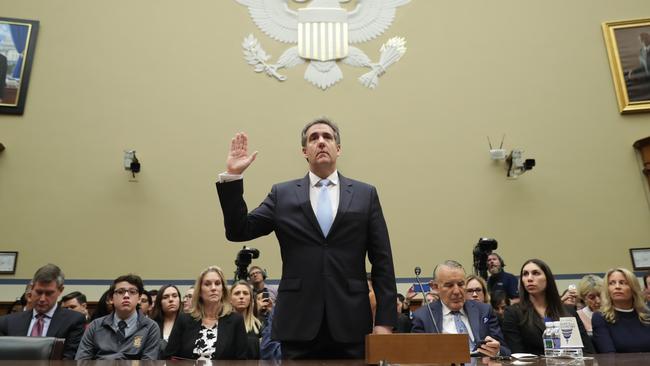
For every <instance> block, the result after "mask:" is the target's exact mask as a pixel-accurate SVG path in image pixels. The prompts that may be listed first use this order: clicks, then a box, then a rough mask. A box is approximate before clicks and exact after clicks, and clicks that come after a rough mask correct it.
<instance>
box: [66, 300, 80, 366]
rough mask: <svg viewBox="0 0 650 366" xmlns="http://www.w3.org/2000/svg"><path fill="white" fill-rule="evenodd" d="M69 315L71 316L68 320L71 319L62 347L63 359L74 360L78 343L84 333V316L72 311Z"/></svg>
mask: <svg viewBox="0 0 650 366" xmlns="http://www.w3.org/2000/svg"><path fill="white" fill-rule="evenodd" d="M69 316H70V318H71V319H69V321H71V322H72V324H71V325H70V328H69V330H68V333H67V334H66V336H65V345H64V347H63V359H64V360H74V357H75V355H76V354H77V348H79V343H80V342H81V337H82V336H83V335H84V324H85V318H84V316H83V315H82V314H80V313H76V312H72V311H71V312H70V314H69Z"/></svg>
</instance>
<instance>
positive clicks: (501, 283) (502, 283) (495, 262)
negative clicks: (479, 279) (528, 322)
mask: <svg viewBox="0 0 650 366" xmlns="http://www.w3.org/2000/svg"><path fill="white" fill-rule="evenodd" d="M487 260H488V272H489V273H490V277H489V278H488V281H487V285H488V286H487V287H488V291H489V292H490V294H492V293H493V292H496V291H503V292H505V293H506V296H508V299H510V302H511V303H513V304H516V303H517V302H518V301H519V288H518V287H517V277H515V276H514V275H513V274H512V273H508V272H506V271H504V270H503V268H504V267H505V266H506V263H505V262H504V261H503V258H501V256H500V255H498V254H497V253H496V252H492V253H491V254H490V255H488V259H487Z"/></svg>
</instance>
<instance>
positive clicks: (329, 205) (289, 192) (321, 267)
mask: <svg viewBox="0 0 650 366" xmlns="http://www.w3.org/2000/svg"><path fill="white" fill-rule="evenodd" d="M340 141H341V140H340V135H339V129H338V127H337V126H336V125H335V124H334V123H333V122H331V121H330V120H328V119H326V118H320V119H316V120H314V121H312V122H310V123H308V124H307V125H306V126H305V127H304V128H303V130H302V153H303V156H304V157H305V159H306V160H307V162H308V163H309V173H308V174H307V175H306V176H305V177H303V178H301V179H297V180H293V181H289V182H285V183H280V184H276V185H274V186H273V188H272V189H271V192H270V193H269V195H268V196H267V198H266V199H265V200H264V202H262V204H261V205H260V206H259V207H257V208H256V209H254V210H253V211H251V212H250V213H247V211H248V209H247V208H246V203H245V202H244V199H243V182H242V173H243V172H244V170H246V168H248V166H249V165H250V164H251V163H252V162H253V160H255V157H256V155H257V152H255V153H253V154H250V155H249V154H248V146H247V145H248V138H247V136H246V135H245V134H244V133H238V134H237V135H236V136H235V137H234V138H233V140H232V142H231V146H230V152H229V155H228V159H227V172H226V173H223V174H221V175H220V176H219V182H218V183H217V190H218V193H219V200H220V202H221V208H222V210H223V214H224V224H225V227H226V237H227V238H228V240H231V241H238V242H240V241H248V240H251V239H255V238H257V237H260V236H263V235H267V234H270V233H271V232H275V235H276V237H277V238H278V242H279V244H280V252H281V256H282V279H281V282H280V286H279V288H278V299H277V304H276V305H275V314H274V318H275V320H274V321H273V331H272V333H273V339H276V340H279V341H281V344H282V355H283V357H284V358H289V359H304V358H321V359H322V358H363V357H364V336H365V335H366V334H368V333H371V332H373V324H374V332H375V333H390V332H391V331H392V329H393V327H394V326H395V325H396V320H397V319H396V318H397V312H396V310H395V306H396V303H395V297H396V296H397V291H396V288H395V273H394V269H393V259H392V253H391V248H390V241H389V238H388V229H387V228H386V222H385V221H384V216H383V213H382V210H381V205H380V203H379V197H378V195H377V191H376V189H375V187H373V186H371V185H368V184H365V183H362V182H359V181H355V180H352V179H349V178H346V177H344V176H343V175H341V174H339V173H338V172H337V170H336V160H337V158H338V157H339V155H340V153H341V144H340ZM366 254H367V255H368V258H369V260H370V262H371V263H372V272H371V277H372V282H373V284H374V290H375V293H376V297H377V310H376V315H375V319H374V323H373V319H372V315H371V311H370V303H369V298H368V284H367V281H366V269H365V258H366Z"/></svg>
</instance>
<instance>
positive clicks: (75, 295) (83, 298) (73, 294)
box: [61, 291, 87, 305]
mask: <svg viewBox="0 0 650 366" xmlns="http://www.w3.org/2000/svg"><path fill="white" fill-rule="evenodd" d="M72 299H77V302H78V303H79V305H83V304H85V303H86V302H87V301H86V295H84V294H82V293H81V292H79V291H73V292H71V293H69V294H67V295H65V296H63V297H62V298H61V303H64V302H66V301H70V300H72Z"/></svg>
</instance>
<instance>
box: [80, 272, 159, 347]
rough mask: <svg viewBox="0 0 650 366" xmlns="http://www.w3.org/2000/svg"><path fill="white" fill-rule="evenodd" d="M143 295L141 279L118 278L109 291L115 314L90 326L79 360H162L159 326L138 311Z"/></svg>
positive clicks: (83, 341) (82, 344)
mask: <svg viewBox="0 0 650 366" xmlns="http://www.w3.org/2000/svg"><path fill="white" fill-rule="evenodd" d="M143 292H144V286H143V284H142V279H141V278H140V277H139V276H136V275H133V274H128V275H125V276H120V277H118V278H116V279H115V281H113V285H111V288H110V290H109V294H110V295H109V296H110V298H111V300H112V301H113V307H114V309H115V310H114V311H113V312H112V313H111V314H108V315H106V316H104V317H101V318H98V319H95V320H93V322H92V323H90V325H89V326H88V329H86V332H85V333H84V335H83V338H82V339H81V344H79V349H78V350H77V355H76V356H75V360H156V359H158V356H159V347H160V346H159V344H160V329H159V328H158V324H156V322H154V321H153V320H151V319H149V318H147V317H146V316H144V315H143V314H142V313H141V312H139V311H138V310H137V305H138V302H139V301H140V294H142V293H143Z"/></svg>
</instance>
